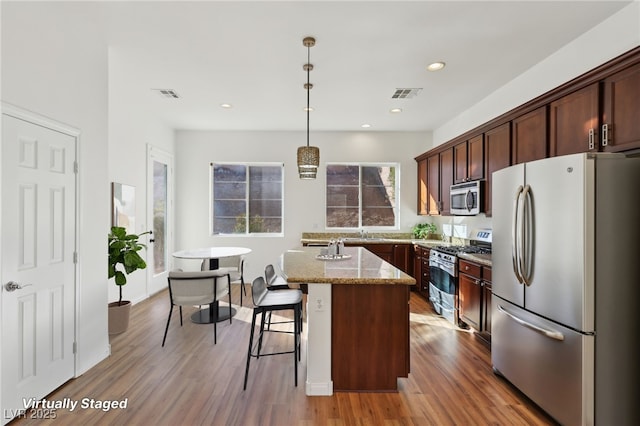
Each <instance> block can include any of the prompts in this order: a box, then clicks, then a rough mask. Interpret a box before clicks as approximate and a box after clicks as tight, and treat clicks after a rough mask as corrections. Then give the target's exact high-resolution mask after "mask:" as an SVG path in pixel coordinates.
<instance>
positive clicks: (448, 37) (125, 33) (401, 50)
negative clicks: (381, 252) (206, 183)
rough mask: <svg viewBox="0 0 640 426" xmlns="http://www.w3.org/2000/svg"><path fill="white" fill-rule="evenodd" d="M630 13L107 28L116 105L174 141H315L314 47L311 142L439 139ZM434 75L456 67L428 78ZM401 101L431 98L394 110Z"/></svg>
mask: <svg viewBox="0 0 640 426" xmlns="http://www.w3.org/2000/svg"><path fill="white" fill-rule="evenodd" d="M628 3H630V2H629V1H622V2H615V1H566V2H556V1H533V2H523V1H508V2H507V1H496V2H485V1H466V2H461V1H446V2H435V1H409V2H401V1H387V2H380V1H352V2H344V1H333V2H332V1H283V2H270V1H257V2H247V1H228V2H218V1H196V2H113V3H103V4H102V8H101V9H102V12H101V16H100V18H99V19H100V21H101V23H100V24H101V25H105V28H106V30H107V33H108V37H109V43H110V45H111V56H110V67H112V68H113V67H116V68H117V70H118V72H117V73H113V74H112V77H111V78H117V79H118V80H117V81H115V80H114V81H111V82H110V84H111V85H110V90H116V92H115V93H114V92H112V93H111V94H110V96H119V97H123V98H120V99H126V100H127V102H128V103H129V102H131V103H132V104H138V105H140V106H141V107H143V108H145V109H147V110H149V111H151V112H152V113H153V114H157V116H158V117H160V118H161V119H162V120H166V122H167V123H168V124H169V125H170V126H171V127H173V128H176V129H206V130H304V129H305V128H306V113H305V112H304V111H303V107H304V106H305V105H306V92H305V90H304V88H303V85H304V83H305V82H306V73H305V71H303V69H302V66H303V64H304V63H306V58H307V49H306V48H305V47H304V46H303V44H302V39H303V37H304V36H307V35H312V36H314V37H315V38H316V40H317V44H316V46H315V47H313V48H311V63H312V64H313V65H314V67H315V69H314V70H313V71H312V72H311V82H312V83H313V85H314V88H313V89H312V91H311V106H312V107H314V108H315V111H314V112H312V113H311V118H310V123H311V129H312V130H326V131H331V130H336V131H354V130H362V129H361V128H360V125H361V124H363V123H369V124H371V126H372V127H371V128H370V130H371V131H430V130H433V129H435V128H437V127H439V126H440V125H442V124H443V123H445V122H447V121H448V120H450V119H451V118H453V117H455V116H456V115H457V114H459V113H461V112H462V111H464V110H466V109H467V108H469V107H470V106H472V105H474V104H475V103H477V102H478V101H480V100H481V99H483V98H484V97H486V96H487V95H489V94H490V93H492V92H493V91H495V90H496V89H497V88H499V87H500V86H502V85H504V84H505V83H507V82H508V81H510V80H511V79H513V78H514V77H516V76H518V75H519V74H521V73H522V72H523V71H525V70H527V69H528V68H530V67H531V66H532V65H534V64H536V63H538V62H540V61H541V60H542V59H544V58H545V57H547V56H549V55H550V54H551V53H553V52H555V51H556V50H558V49H559V48H560V47H562V46H563V45H565V44H567V43H568V42H570V41H571V40H573V39H575V38H576V37H578V36H579V35H581V34H582V33H584V32H586V31H587V30H589V29H590V28H591V27H593V26H595V25H596V24H598V23H599V22H601V21H603V20H605V19H606V18H607V17H608V16H610V15H612V14H613V13H615V12H616V11H618V10H619V9H621V8H623V7H624V6H625V5H627V4H628ZM433 61H444V62H446V64H447V66H446V68H445V69H444V70H442V71H439V72H436V73H433V72H429V71H426V66H427V65H428V64H429V63H431V62H433ZM116 76H117V77H116ZM157 88H162V89H173V90H175V91H176V92H177V93H178V94H179V95H180V99H167V98H163V97H161V96H160V95H159V94H157V93H156V92H154V91H152V90H151V89H157ZM397 88H422V91H421V92H420V93H419V95H418V96H416V97H415V98H413V99H404V100H394V99H392V98H391V96H392V94H393V93H394V91H395V90H396V89H397ZM222 103H230V104H232V105H233V108H231V109H222V108H221V107H220V104H222ZM395 107H398V108H402V110H403V112H402V113H400V114H392V113H390V109H391V108H395Z"/></svg>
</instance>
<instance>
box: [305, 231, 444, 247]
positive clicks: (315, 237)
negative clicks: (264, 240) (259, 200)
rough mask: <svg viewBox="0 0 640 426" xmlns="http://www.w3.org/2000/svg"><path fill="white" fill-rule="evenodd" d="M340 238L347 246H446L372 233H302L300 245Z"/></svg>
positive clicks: (405, 236)
mask: <svg viewBox="0 0 640 426" xmlns="http://www.w3.org/2000/svg"><path fill="white" fill-rule="evenodd" d="M338 238H342V239H343V241H344V242H345V244H347V245H356V244H418V245H421V246H423V247H428V248H431V247H435V246H448V245H451V243H446V242H444V241H442V240H440V239H430V240H420V239H416V238H413V236H412V235H411V234H407V233H404V234H403V233H393V232H389V233H374V234H369V236H368V237H367V238H361V237H360V235H359V234H357V233H331V232H303V233H302V238H301V239H300V243H301V244H303V245H305V244H306V245H326V244H329V240H331V239H335V240H337V239H338Z"/></svg>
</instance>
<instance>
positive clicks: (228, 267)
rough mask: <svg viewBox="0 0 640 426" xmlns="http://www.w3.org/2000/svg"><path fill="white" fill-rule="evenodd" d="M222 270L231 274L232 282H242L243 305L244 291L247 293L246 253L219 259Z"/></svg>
mask: <svg viewBox="0 0 640 426" xmlns="http://www.w3.org/2000/svg"><path fill="white" fill-rule="evenodd" d="M218 264H219V269H218V270H220V271H224V272H226V273H227V274H229V277H230V278H229V279H230V280H231V283H232V284H234V283H240V306H242V293H244V295H245V296H246V295H247V289H246V288H245V282H244V255H241V256H231V257H223V258H221V259H220V260H219V261H218Z"/></svg>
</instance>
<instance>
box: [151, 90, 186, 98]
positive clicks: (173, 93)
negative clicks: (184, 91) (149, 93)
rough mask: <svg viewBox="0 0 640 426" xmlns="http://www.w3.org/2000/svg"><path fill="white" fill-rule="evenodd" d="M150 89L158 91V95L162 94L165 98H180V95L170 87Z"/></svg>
mask: <svg viewBox="0 0 640 426" xmlns="http://www.w3.org/2000/svg"><path fill="white" fill-rule="evenodd" d="M151 90H153V91H155V92H158V93H159V94H160V96H164V97H165V98H170V99H178V98H180V95H178V94H177V93H176V91H175V90H172V89H151Z"/></svg>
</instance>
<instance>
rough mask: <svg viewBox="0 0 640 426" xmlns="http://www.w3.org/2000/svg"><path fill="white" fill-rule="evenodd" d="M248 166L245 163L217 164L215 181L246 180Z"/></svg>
mask: <svg viewBox="0 0 640 426" xmlns="http://www.w3.org/2000/svg"><path fill="white" fill-rule="evenodd" d="M246 180H247V166H245V165H243V164H216V165H214V167H213V181H214V182H222V181H231V182H246Z"/></svg>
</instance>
